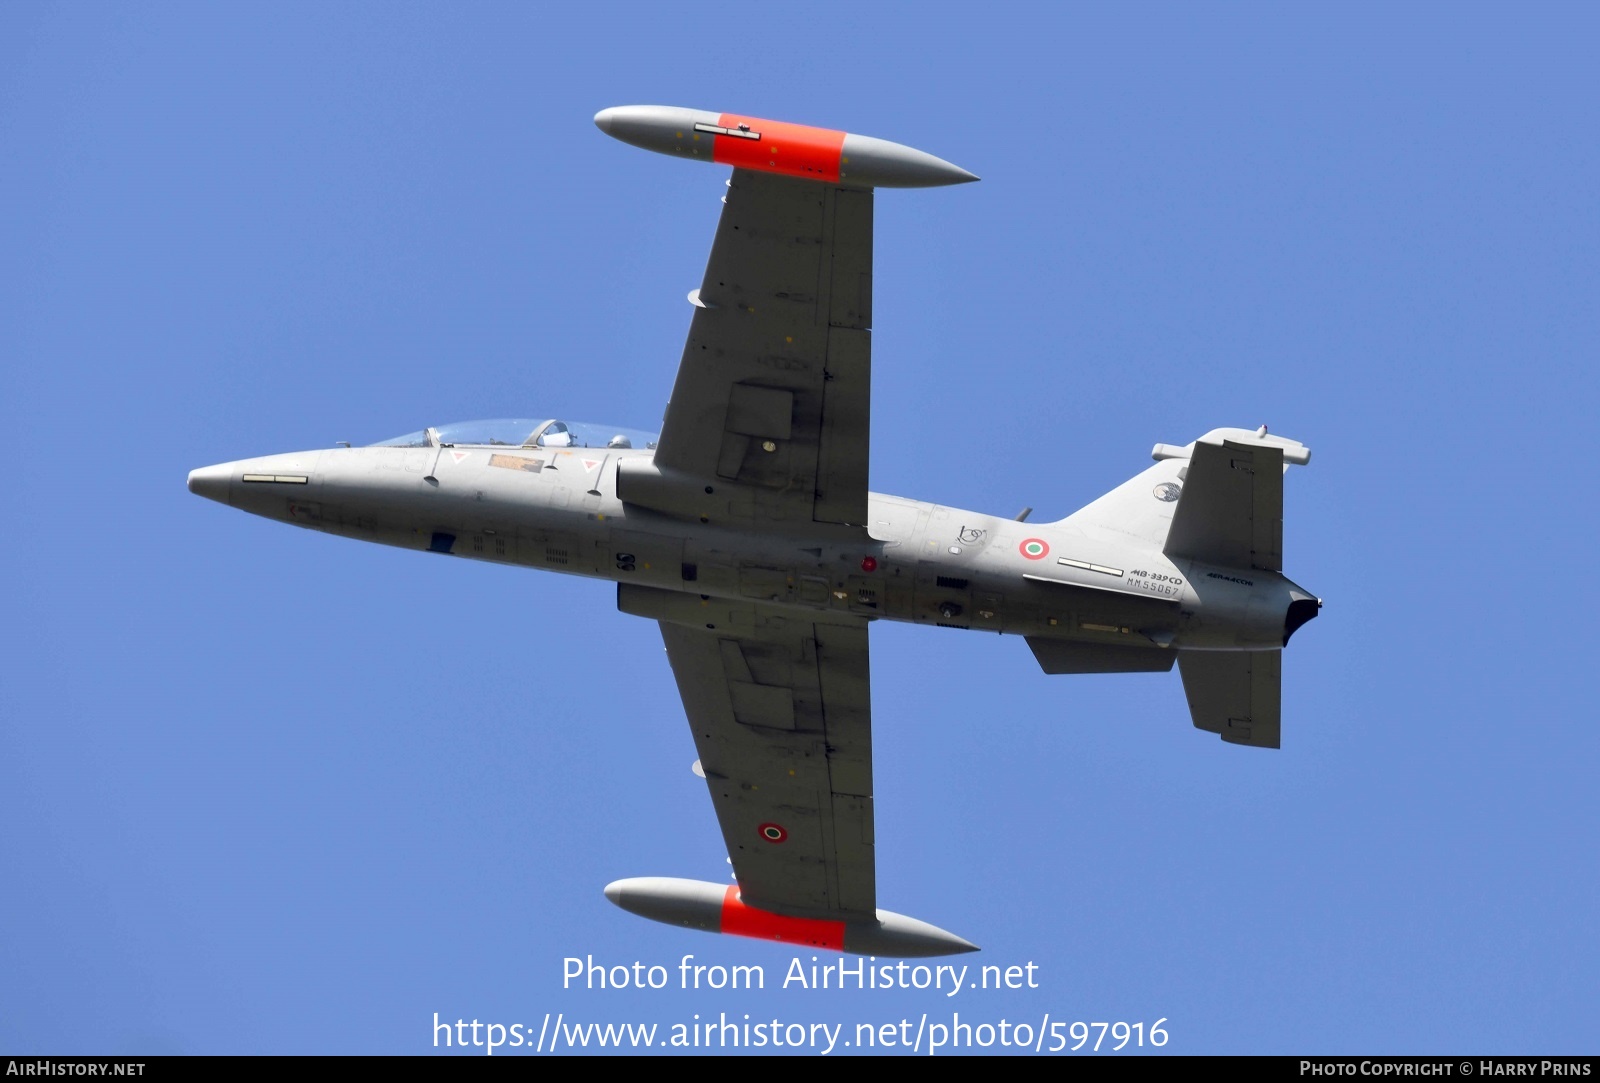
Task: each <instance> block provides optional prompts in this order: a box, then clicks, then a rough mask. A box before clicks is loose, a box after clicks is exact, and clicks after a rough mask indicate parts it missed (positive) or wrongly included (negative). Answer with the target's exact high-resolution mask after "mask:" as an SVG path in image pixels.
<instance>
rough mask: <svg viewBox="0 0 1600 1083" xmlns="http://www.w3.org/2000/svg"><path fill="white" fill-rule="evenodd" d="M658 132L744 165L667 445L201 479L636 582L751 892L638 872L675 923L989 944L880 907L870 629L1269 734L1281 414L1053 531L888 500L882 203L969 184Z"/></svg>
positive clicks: (617, 440)
mask: <svg viewBox="0 0 1600 1083" xmlns="http://www.w3.org/2000/svg"><path fill="white" fill-rule="evenodd" d="M595 124H596V125H597V126H598V127H599V128H600V130H601V131H603V132H605V133H606V134H608V135H611V136H614V137H615V138H617V139H620V140H622V141H623V142H624V143H630V144H633V145H634V146H637V147H643V148H646V149H648V150H654V151H659V152H661V153H663V154H671V155H677V156H679V157H683V158H690V159H700V160H702V161H705V162H710V163H718V164H721V165H727V166H732V167H733V171H732V175H731V177H729V179H728V180H727V193H726V195H725V196H724V198H723V203H724V206H723V209H722V217H721V220H720V222H719V223H718V225H717V231H716V238H715V241H714V242H713V244H712V248H711V258H710V260H709V262H708V263H707V265H706V272H705V278H704V280H703V281H702V282H701V284H700V287H699V288H698V289H696V290H694V291H693V292H691V293H690V294H689V301H690V303H691V304H692V305H693V306H694V311H693V317H692V319H691V321H690V324H689V337H688V341H687V343H685V345H684V348H683V357H682V360H681V361H680V362H679V364H678V375H677V380H676V383H675V385H674V386H673V389H672V398H671V401H670V402H669V403H668V405H667V410H666V416H665V418H664V419H663V421H662V425H661V432H660V434H659V435H656V434H650V433H643V432H634V431H630V430H628V429H622V428H615V427H612V426H607V425H592V424H581V423H578V422H573V421H566V420H563V419H558V418H525V419H504V420H497V421H480V422H468V423H463V424H455V425H441V426H439V427H437V428H430V429H427V430H425V431H423V432H417V433H412V434H410V435H407V436H401V437H397V438H396V439H393V440H387V441H384V442H383V443H381V444H375V445H373V446H371V447H335V448H324V449H322V450H317V451H303V452H296V453H292V454H287V455H268V456H265V457H262V458H257V459H244V460H240V461H238V462H231V463H223V464H221V465H219V466H207V467H203V468H201V469H199V470H196V471H194V472H193V473H191V474H190V475H189V488H190V490H192V491H193V492H195V493H198V494H200V495H201V496H205V497H209V498H210V499H212V500H216V501H218V502H219V503H223V504H229V505H232V506H233V507H236V508H239V509H241V510H243V511H248V512H253V513H255V514H257V515H262V516H266V517H267V518H271V519H278V520H281V521H283V522H288V523H294V524H296V525H298V526H303V527H308V528H311V529H314V530H321V531H326V532H328V533H332V534H338V535H341V536H343V537H347V538H357V539H361V540H364V541H371V542H381V543H383V544H385V545H396V546H400V547H403V548H410V549H417V550H425V551H428V552H432V553H443V554H449V555H452V556H458V557H467V558H469V559H476V560H488V561H495V562H498V563H502V564H514V565H522V566H526V567H535V568H545V569H549V570H552V571H560V572H569V573H572V574H575V575H585V576H592V577H598V578H603V579H611V580H615V581H616V583H617V608H619V609H620V610H622V612H624V613H630V614H633V615H635V616H639V617H645V618H647V619H649V620H654V621H657V622H659V624H660V625H661V636H662V638H663V639H664V640H665V641H666V648H667V658H668V660H669V661H670V663H671V665H672V670H673V673H674V675H675V676H676V678H677V682H678V690H679V692H680V694H681V695H682V697H683V705H684V710H685V712H686V714H687V715H688V720H689V727H690V729H691V730H692V732H693V734H694V742H695V747H696V749H697V751H698V753H699V757H700V758H699V760H698V761H697V762H696V763H695V765H694V769H695V773H696V774H698V775H701V776H702V777H704V779H705V782H706V788H707V790H708V792H709V793H710V795H711V804H712V807H713V808H714V809H715V810H716V814H717V820H718V823H719V824H720V825H721V828H722V835H723V839H724V841H725V842H726V843H727V848H728V856H729V858H730V860H731V862H732V865H733V873H734V880H735V883H734V884H732V885H724V884H713V883H705V882H701V881H696V880H682V879H673V878H666V877H638V878H633V879H626V880H618V881H616V882H615V883H612V884H610V885H608V886H607V887H606V888H605V894H606V897H607V898H609V899H610V900H611V901H612V902H614V903H616V904H617V905H618V906H620V907H622V908H623V909H625V910H629V911H632V912H633V913H635V914H640V915H643V916H645V917H649V918H654V919H656V920H658V921H663V922H668V923H671V924H675V925H684V926H689V927H692V928H696V929H705V930H709V931H712V932H723V933H732V934H735V935H740V936H751V937H758V938H764V939H769V940H779V941H783V942H786V943H793V944H803V945H808V946H814V947H825V948H832V949H835V950H840V951H846V952H858V953H863V954H865V953H871V954H875V955H891V956H927V955H943V954H950V953H954V952H962V951H971V950H974V949H975V945H973V944H972V943H970V942H968V941H967V940H964V939H962V938H961V937H959V936H956V935H954V934H953V933H949V932H946V931H945V930H943V929H940V928H936V927H935V926H933V925H930V924H928V923H926V922H923V921H918V920H916V919H914V918H909V917H905V916H903V915H900V914H896V913H891V912H889V911H887V910H880V909H879V908H878V897H877V885H876V861H875V853H874V845H873V816H874V812H873V801H872V715H871V696H870V684H869V676H868V664H867V645H868V639H869V637H868V628H869V626H870V625H871V623H872V622H873V621H875V620H893V621H907V622H912V623H922V624H936V625H939V626H940V627H945V628H963V629H971V630H974V631H990V632H1003V633H1006V634H1010V635H1016V636H1020V637H1022V638H1023V639H1024V640H1025V641H1026V642H1027V644H1028V646H1029V648H1031V649H1032V651H1033V653H1034V656H1035V657H1036V658H1037V659H1038V661H1039V665H1040V666H1041V667H1042V668H1043V670H1044V672H1045V673H1052V674H1054V673H1128V672H1145V671H1148V672H1162V671H1167V670H1170V669H1172V667H1173V666H1174V664H1176V666H1177V667H1178V671H1179V673H1180V674H1181V676H1182V680H1183V689H1184V693H1185V695H1186V696H1187V697H1188V703H1189V710H1190V713H1191V715H1192V717H1193V721H1194V725H1195V726H1197V727H1198V728H1200V729H1202V730H1206V731H1209V732H1211V733H1215V734H1218V735H1220V736H1221V738H1222V740H1224V741H1229V742H1232V743H1234V744H1238V745H1251V746H1256V747H1259V748H1277V747H1278V740H1279V702H1280V684H1281V664H1282V656H1283V648H1284V646H1285V645H1287V643H1288V642H1289V637H1290V636H1291V635H1292V634H1293V633H1294V631H1295V629H1297V628H1299V627H1300V626H1301V625H1302V624H1304V623H1305V622H1306V621H1308V620H1310V619H1311V618H1313V617H1315V616H1316V615H1317V611H1318V609H1319V608H1320V606H1321V602H1320V600H1319V599H1318V598H1317V597H1316V596H1315V595H1313V594H1311V593H1310V592H1309V591H1306V590H1303V589H1301V588H1300V587H1299V586H1297V585H1296V584H1294V583H1293V582H1291V581H1290V580H1289V579H1287V578H1285V577H1284V575H1283V573H1282V566H1283V559H1282V538H1283V477H1284V473H1285V471H1287V469H1288V467H1289V465H1290V464H1304V463H1306V462H1307V461H1308V460H1309V459H1310V452H1309V451H1308V450H1307V449H1306V447H1305V446H1304V445H1303V444H1301V443H1299V442H1298V441H1295V440H1287V439H1284V438H1282V437H1279V436H1274V435H1269V434H1268V433H1267V431H1266V428H1265V427H1262V428H1260V429H1257V430H1249V429H1229V428H1223V429H1214V430H1212V431H1211V432H1208V433H1206V434H1205V435H1204V436H1201V437H1200V438H1198V439H1196V440H1194V441H1191V442H1190V443H1187V444H1183V445H1179V446H1174V445H1169V444H1157V445H1156V446H1155V450H1154V458H1155V460H1156V461H1155V465H1154V466H1151V467H1149V468H1148V469H1146V470H1145V471H1144V472H1143V473H1141V474H1139V475H1137V476H1136V477H1134V478H1133V479H1132V480H1131V481H1128V482H1126V483H1124V484H1123V485H1120V486H1118V487H1117V488H1116V489H1113V490H1112V491H1111V492H1109V493H1107V494H1106V495H1105V496H1102V497H1100V498H1099V499H1098V500H1096V501H1094V502H1093V503H1092V504H1090V505H1089V506H1088V507H1086V508H1084V509H1082V510H1081V511H1078V512H1076V513H1074V514H1072V515H1069V516H1067V518H1065V519H1062V520H1061V521H1060V522H1056V523H1029V522H1027V521H1026V519H1027V512H1024V513H1023V514H1021V515H1018V516H1017V517H1016V518H1015V519H997V518H995V517H993V516H990V515H985V514H983V513H981V512H974V511H965V510H960V509H956V508H947V507H940V506H938V505H936V504H929V503H924V502H922V501H918V500H912V499H907V498H904V497H898V496H885V495H882V494H879V493H873V492H869V491H868V489H867V437H868V431H869V425H868V414H869V410H868V406H869V378H870V372H871V356H872V355H871V335H870V332H869V328H870V327H871V326H872V202H873V191H874V189H877V188H924V187H932V186H936V185H948V184H964V183H966V182H969V181H975V180H977V179H978V178H977V177H975V176H973V175H972V174H971V173H968V172H967V171H966V170H964V169H960V168H958V167H956V166H954V165H951V164H950V163H949V162H946V161H943V160H941V159H939V158H935V157H933V156H932V155H930V154H925V153H923V152H922V151H918V150H913V149H912V148H910V147H906V146H902V145H900V144H898V143H890V142H886V141H884V140H881V139H872V138H869V137H866V136H860V135H854V134H848V133H845V132H840V131H831V130H827V129H822V128H812V127H806V126H802V125H797V124H786V123H781V122H778V121H771V120H762V119H759V118H756V117H747V116H739V115H735V114H730V113H721V114H719V113H710V112H704V111H701V110H697V109H679V108H671V107H666V106H625V107H620V108H614V109H606V110H603V111H602V112H601V113H599V114H598V115H597V116H596V117H595Z"/></svg>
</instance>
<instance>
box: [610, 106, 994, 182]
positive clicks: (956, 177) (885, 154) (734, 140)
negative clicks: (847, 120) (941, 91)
mask: <svg viewBox="0 0 1600 1083" xmlns="http://www.w3.org/2000/svg"><path fill="white" fill-rule="evenodd" d="M594 123H595V127H597V128H599V129H600V130H601V131H602V132H605V133H606V134H607V135H609V136H611V137H612V138H613V139H620V140H621V141H622V142H624V143H629V144H632V145H633V146H636V147H643V148H644V149H645V150H653V151H657V152H659V153H661V154H671V155H676V156H678V157H683V158H693V159H698V160H700V161H704V162H716V163H718V164H721V165H731V166H734V167H735V168H738V169H752V170H756V171H757V172H761V173H778V174H781V175H783V176H789V177H801V178H804V179H806V180H816V181H824V182H826V183H829V184H843V185H849V186H852V187H859V188H937V187H940V186H943V185H947V184H967V183H970V182H972V181H975V180H977V179H978V178H977V177H976V176H975V175H973V174H972V173H969V172H967V171H966V170H965V169H962V168H961V167H960V166H958V165H953V164H951V163H950V162H947V161H945V160H944V159H943V158H936V157H934V156H933V155H931V154H928V153H926V152H925V151H920V150H917V149H916V148H914V147H908V146H904V145H902V144H900V143H891V142H889V141H888V140H886V139H874V138H872V137H871V136H866V135H856V134H854V133H852V132H841V131H835V130H833V129H831V128H814V127H811V126H809V125H806V124H789V123H787V122H785V121H780V120H765V119H762V118H761V117H748V116H744V115H742V114H739V113H713V112H710V111H708V110H705V109H683V108H679V107H677V106H671V105H618V106H613V107H612V108H610V109H602V110H600V112H598V113H596V114H595V117H594Z"/></svg>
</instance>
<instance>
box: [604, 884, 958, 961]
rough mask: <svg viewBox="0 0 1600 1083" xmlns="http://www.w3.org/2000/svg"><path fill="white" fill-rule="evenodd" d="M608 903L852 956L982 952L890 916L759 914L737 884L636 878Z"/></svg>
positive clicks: (671, 920) (609, 890) (666, 919)
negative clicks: (863, 918) (856, 918)
mask: <svg viewBox="0 0 1600 1083" xmlns="http://www.w3.org/2000/svg"><path fill="white" fill-rule="evenodd" d="M606 898H608V899H610V900H611V901H612V902H613V903H615V904H616V905H617V906H619V907H621V908H622V909H624V910H626V911H628V912H629V913H630V914H638V915H639V916H640V917H644V918H650V919H651V920H652V921H659V922H663V923H665V924H667V925H682V926H684V927H686V928H690V929H700V930H703V931H705V932H708V933H725V934H727V935H729V936H747V937H751V938H753V939H756V940H776V941H778V942H780V943H785V944H798V945H803V946H805V947H811V948H830V949H832V950H834V951H845V952H850V953H851V954H854V955H887V956H898V957H902V958H923V957H927V956H933V955H959V954H962V953H964V952H969V951H977V950H978V946H977V945H976V944H973V943H971V942H970V941H967V940H964V939H962V938H961V937H959V936H957V935H955V934H954V933H950V932H946V931H945V930H943V929H940V928H938V927H937V926H934V925H929V924H928V923H927V922H925V921H918V920H917V919H916V918H908V917H906V916H905V915H904V914H894V913H890V912H889V911H887V910H879V911H878V912H877V920H876V921H839V920H829V919H826V918H803V917H789V916H786V915H784V914H775V913H772V912H771V911H768V910H760V909H757V908H756V907H753V906H750V905H748V904H746V903H745V902H744V901H743V900H742V899H741V898H740V897H739V888H738V887H737V886H736V885H733V884H726V885H724V884H713V883H708V882H706V881H704V880H683V879H679V878H677V877H671V876H635V877H631V878H629V879H626V880H616V881H613V882H612V883H610V884H607V885H606Z"/></svg>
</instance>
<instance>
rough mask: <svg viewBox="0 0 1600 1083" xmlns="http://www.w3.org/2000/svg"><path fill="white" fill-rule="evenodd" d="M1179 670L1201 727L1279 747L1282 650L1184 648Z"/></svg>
mask: <svg viewBox="0 0 1600 1083" xmlns="http://www.w3.org/2000/svg"><path fill="white" fill-rule="evenodd" d="M1178 672H1179V673H1180V674H1181V675H1182V676H1183V694H1184V695H1185V696H1187V697H1188V699H1189V713H1190V714H1191V715H1192V716H1193V717H1194V724H1195V728H1196V729H1202V730H1209V731H1210V732H1212V733H1215V734H1219V735H1220V736H1221V737H1222V739H1223V740H1224V741H1228V742H1230V743H1232V744H1236V745H1254V746H1255V747H1257V748H1277V747H1278V741H1279V732H1280V730H1281V728H1282V701H1283V651H1281V650H1277V651H1182V650H1180V651H1179V652H1178Z"/></svg>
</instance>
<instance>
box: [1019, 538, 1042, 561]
mask: <svg viewBox="0 0 1600 1083" xmlns="http://www.w3.org/2000/svg"><path fill="white" fill-rule="evenodd" d="M1017 552H1019V553H1021V554H1022V555H1023V556H1025V557H1027V558H1028V559H1029V560H1043V559H1044V558H1045V557H1047V556H1049V555H1050V546H1049V543H1047V542H1046V541H1045V540H1044V539H1043V538H1023V539H1022V544H1021V545H1018V546H1017Z"/></svg>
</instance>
